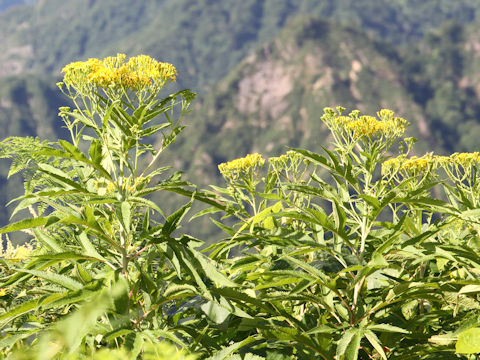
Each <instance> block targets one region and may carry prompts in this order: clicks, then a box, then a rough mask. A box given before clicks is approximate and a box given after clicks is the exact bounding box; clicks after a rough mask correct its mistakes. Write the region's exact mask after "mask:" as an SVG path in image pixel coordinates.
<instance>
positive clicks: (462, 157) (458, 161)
mask: <svg viewBox="0 0 480 360" xmlns="http://www.w3.org/2000/svg"><path fill="white" fill-rule="evenodd" d="M449 159H450V165H456V166H461V167H463V168H464V169H466V168H469V167H472V166H477V167H478V166H479V164H480V153H479V152H473V153H455V154H452V155H450V158H449Z"/></svg>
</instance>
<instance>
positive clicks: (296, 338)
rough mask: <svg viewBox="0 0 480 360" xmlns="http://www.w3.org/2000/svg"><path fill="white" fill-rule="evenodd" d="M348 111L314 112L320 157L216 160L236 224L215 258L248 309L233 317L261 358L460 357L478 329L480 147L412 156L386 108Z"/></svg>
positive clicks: (296, 154)
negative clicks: (326, 139)
mask: <svg viewBox="0 0 480 360" xmlns="http://www.w3.org/2000/svg"><path fill="white" fill-rule="evenodd" d="M344 111H345V109H344V108H341V107H339V108H337V109H336V110H334V109H331V108H326V109H325V114H324V115H323V116H322V120H323V122H324V124H325V125H326V126H327V127H328V128H329V129H330V131H331V139H332V147H333V149H332V148H330V149H328V148H324V151H325V153H326V155H325V156H324V155H321V154H318V153H316V152H312V151H308V150H303V149H292V150H290V151H289V152H287V153H286V154H285V155H282V156H280V157H275V158H270V159H264V158H262V157H261V155H259V154H254V155H248V156H247V157H245V158H243V159H237V160H234V161H231V162H229V163H225V164H221V165H220V166H219V170H220V172H221V174H222V175H223V177H224V178H225V181H226V184H227V187H226V188H224V189H220V188H217V187H215V188H214V191H215V192H216V193H217V194H222V202H223V203H224V204H227V209H228V212H227V213H226V216H227V217H230V218H232V219H235V221H233V225H231V226H230V227H227V226H225V223H223V224H219V225H220V226H221V228H222V229H223V230H225V231H226V232H227V234H228V236H227V237H226V238H225V239H224V240H223V241H221V242H218V243H216V244H213V245H212V246H211V247H210V248H209V250H211V253H210V254H211V255H210V256H211V258H213V259H215V260H216V261H217V262H219V263H221V264H222V266H223V267H224V271H225V272H226V273H227V274H229V275H230V276H231V277H232V278H234V279H235V281H236V282H237V283H238V284H239V285H240V288H241V289H243V292H244V294H245V295H244V296H243V297H240V296H238V294H237V293H233V292H232V293H231V296H230V298H229V300H230V301H232V302H233V303H236V304H238V306H241V305H240V304H242V305H243V306H244V307H245V308H243V307H242V308H243V309H244V310H246V311H248V310H250V311H252V309H255V311H254V314H255V315H254V319H253V320H252V319H241V318H238V317H237V318H235V317H231V318H229V321H230V324H231V326H233V327H236V328H237V329H238V332H239V333H241V335H240V334H239V335H238V337H239V338H244V339H245V338H246V339H252V342H253V341H254V340H256V341H258V343H256V346H255V345H253V346H252V345H251V344H250V345H249V350H250V351H252V348H253V349H254V350H253V351H252V352H254V353H255V354H256V355H258V356H262V357H264V358H267V359H268V358H269V357H275V358H276V357H278V358H285V359H286V358H288V359H290V358H295V359H313V358H318V359H333V358H335V359H345V360H347V359H389V358H391V359H406V358H409V357H414V358H418V359H440V358H453V357H457V356H458V358H468V356H466V355H463V357H462V355H454V354H453V353H454V352H455V350H456V351H457V353H459V354H460V353H469V352H472V351H474V350H473V348H472V347H471V344H472V340H471V339H472V338H473V337H474V336H477V335H478V334H477V329H476V328H475V326H477V324H478V320H474V319H478V314H479V313H478V309H479V305H480V303H479V302H478V294H479V292H480V287H478V285H477V284H478V269H480V267H479V262H478V260H479V259H478V257H477V256H476V255H474V254H476V252H477V250H476V249H477V244H478V242H476V241H477V240H475V239H478V238H477V237H476V235H474V234H475V231H476V229H477V223H478V221H476V220H475V219H474V218H475V217H476V216H477V215H478V209H476V207H475V204H477V201H478V189H477V187H478V180H477V175H476V174H477V164H478V161H479V157H478V154H476V153H475V154H453V155H452V156H449V157H446V156H436V155H433V154H426V155H424V156H420V157H418V156H412V155H411V152H412V149H413V144H414V142H415V140H414V139H412V138H403V135H404V132H405V129H406V126H407V122H406V120H404V119H403V118H400V117H397V116H395V114H394V113H393V111H390V110H386V109H384V110H381V111H379V112H378V113H377V116H376V117H373V116H364V115H361V114H360V112H358V111H353V112H351V113H350V114H349V115H348V116H346V115H344ZM396 152H397V153H399V155H398V156H394V154H395V153H396ZM436 186H437V187H438V186H440V189H439V188H435V187H436ZM442 189H444V190H445V191H444V193H443V194H442V193H440V196H439V197H438V198H434V197H432V195H433V194H438V193H439V192H441V190H442ZM460 244H462V245H460ZM462 246H465V247H466V248H468V249H469V250H467V251H466V250H465V249H462V248H461V247H462ZM239 254H240V255H239ZM236 291H238V290H236ZM247 295H248V296H247ZM454 299H455V300H454ZM250 314H252V312H250ZM470 328H472V329H470ZM457 340H458V341H457ZM456 343H457V348H456V349H455V344H456ZM467 344H469V345H467ZM282 356H285V357H282ZM452 356H453V357H452Z"/></svg>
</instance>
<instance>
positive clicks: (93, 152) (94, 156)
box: [88, 116, 106, 165]
mask: <svg viewBox="0 0 480 360" xmlns="http://www.w3.org/2000/svg"><path fill="white" fill-rule="evenodd" d="M105 117H106V116H105ZM88 155H90V160H91V161H92V162H93V163H95V164H97V165H100V164H101V163H102V160H103V152H102V142H101V141H100V140H98V139H97V140H93V141H92V143H91V145H90V149H89V150H88Z"/></svg>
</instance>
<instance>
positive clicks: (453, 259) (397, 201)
mask: <svg viewBox="0 0 480 360" xmlns="http://www.w3.org/2000/svg"><path fill="white" fill-rule="evenodd" d="M117 58H118V57H117ZM112 59H113V60H115V58H109V59H108V60H107V59H105V60H104V62H107V61H108V62H109V63H110V62H111V61H112ZM122 59H124V58H123V57H122ZM139 59H140V58H139ZM141 59H144V60H145V59H146V57H143V58H141ZM139 61H140V60H139ZM148 63H149V64H150V65H149V66H156V65H155V64H157V63H156V62H154V61H148ZM66 69H67V70H66V71H70V70H68V69H73V70H75V69H80V70H81V71H82V73H81V75H82V76H79V77H78V78H77V79H76V80H71V81H73V82H72V83H65V84H60V87H61V89H63V91H64V93H65V94H66V95H67V96H69V97H70V99H71V100H72V102H73V104H74V105H75V109H73V110H71V109H70V108H68V107H63V108H61V109H60V116H61V117H62V119H63V121H64V123H65V126H66V128H67V130H68V132H69V133H70V135H71V139H70V141H65V140H58V141H57V142H48V141H43V142H42V141H40V140H38V139H33V138H10V139H7V140H5V141H4V142H2V143H1V149H2V155H3V156H5V157H9V158H11V159H12V160H13V165H12V167H11V173H16V172H23V173H24V174H25V194H24V195H23V196H21V197H20V198H18V199H17V206H16V208H15V210H14V212H17V211H21V210H22V209H28V211H30V213H31V214H32V217H30V218H28V219H24V220H21V221H18V222H14V223H11V224H9V225H8V226H6V227H4V228H2V229H1V230H0V231H1V232H2V233H5V232H11V231H19V230H23V231H26V232H27V233H29V234H30V235H31V236H32V244H34V249H32V248H30V247H28V248H24V249H20V248H17V249H14V248H12V247H11V246H10V247H9V248H8V249H7V251H6V252H3V251H2V254H3V256H2V257H1V258H0V262H1V265H2V266H1V267H0V304H1V307H0V336H1V337H0V354H1V356H3V357H4V358H6V359H15V358H22V354H23V356H24V357H26V358H39V356H41V358H42V359H60V358H62V359H64V358H67V359H68V358H72V359H82V358H94V359H99V360H100V359H110V358H120V359H121V358H125V359H136V358H143V359H150V358H161V357H160V355H158V354H160V353H161V354H162V356H167V355H168V352H169V351H171V352H172V354H171V355H168V357H169V358H172V359H173V358H175V356H177V357H178V358H179V359H189V358H190V357H192V356H196V357H198V358H202V359H211V360H222V359H224V360H227V359H228V360H236V359H244V360H246V359H250V360H261V359H305V360H307V359H312V358H320V359H332V358H336V359H338V360H341V359H344V360H351V359H353V360H356V359H372V358H373V359H389V358H392V359H407V358H416V359H451V358H452V357H455V358H464V359H468V358H469V357H471V356H474V355H473V354H475V353H476V352H480V341H479V337H480V335H479V333H480V299H479V293H480V281H479V275H480V258H479V257H478V253H479V247H480V241H479V231H480V224H479V223H478V220H477V218H478V214H479V210H478V203H479V200H478V196H479V195H478V194H479V193H480V182H479V180H478V179H479V176H478V175H479V174H478V171H479V169H480V166H479V164H480V157H479V154H478V153H475V154H463V155H461V154H460V155H458V154H457V155H455V156H452V157H451V158H443V157H442V159H439V160H438V161H440V160H441V164H443V165H442V166H443V167H442V166H440V165H439V164H440V162H438V161H437V158H435V157H434V156H432V155H427V156H425V157H422V158H418V159H417V158H410V159H409V158H408V156H409V154H411V152H412V147H413V144H414V141H413V139H410V138H405V139H403V135H404V131H405V124H406V121H405V120H404V119H401V118H398V117H396V116H395V114H394V113H393V112H392V111H389V110H381V111H379V112H378V113H377V117H376V118H375V117H372V116H362V115H361V114H360V112H359V111H353V112H351V113H350V114H349V115H348V116H346V115H344V114H343V113H344V110H345V109H344V108H337V110H336V111H335V110H333V109H331V108H326V109H325V114H324V116H323V117H322V120H323V122H324V123H325V124H326V126H327V127H328V129H329V130H330V132H331V134H332V139H333V144H334V149H330V150H329V149H326V148H324V149H323V151H324V152H325V155H321V154H319V153H317V152H313V151H309V150H303V149H292V150H290V151H289V152H287V153H286V154H284V155H282V156H280V157H277V158H270V159H269V160H268V162H267V161H266V160H265V159H263V158H262V156H261V155H259V154H253V155H249V156H247V157H246V158H243V159H237V160H233V161H231V162H229V163H226V164H223V165H222V166H220V170H221V172H222V175H223V176H224V178H225V181H226V186H225V187H220V186H212V187H211V188H210V189H209V190H204V191H197V190H196V189H195V187H194V186H193V185H191V184H189V183H187V182H184V181H182V180H181V178H180V175H179V174H173V175H171V176H167V175H166V174H167V173H166V171H167V168H164V167H157V166H156V164H157V160H158V159H159V158H161V157H162V154H165V153H164V150H165V149H166V148H167V147H168V146H169V145H170V144H172V143H173V142H174V141H175V140H176V138H177V136H178V134H180V132H181V131H182V129H183V126H182V125H181V124H180V120H181V119H182V117H183V116H184V115H185V114H186V113H187V112H188V108H189V104H190V102H191V101H192V99H193V97H194V95H193V94H192V93H191V92H189V91H187V90H183V91H180V92H178V93H175V94H172V95H170V96H168V97H166V98H163V99H159V98H158V97H157V94H158V91H160V88H157V87H155V92H154V93H152V94H151V95H152V96H148V94H146V93H145V92H144V91H143V90H142V91H141V92H139V91H136V90H135V89H133V90H132V89H131V88H129V87H128V86H126V85H125V84H124V83H123V82H122V78H118V77H115V76H112V78H110V80H111V81H110V82H109V84H110V85H108V88H105V89H104V88H101V87H99V86H97V85H95V86H94V87H92V84H93V80H92V78H93V77H92V76H90V75H91V74H90V73H89V72H88V71H90V70H88V69H89V67H85V66H84V63H76V64H73V66H71V67H68V68H66ZM73 70H72V71H73ZM128 71H130V72H132V73H129V74H126V75H127V76H131V77H132V78H135V76H134V75H135V73H134V72H135V71H136V70H135V68H131V69H129V70H128ZM112 74H113V73H112ZM69 79H71V78H70V77H69ZM69 81H70V80H69ZM76 81H78V82H79V83H76ZM77 85H78V86H77ZM84 86H88V88H89V89H90V90H91V91H89V92H88V93H81V92H77V91H76V89H77V88H85V87H84ZM152 89H153V88H152ZM156 133H160V134H161V136H162V139H163V141H162V142H161V143H158V142H152V141H149V137H150V136H153V135H154V134H156ZM397 145H398V146H399V149H398V150H397V149H396V148H395V147H396V146H397ZM395 151H398V152H399V153H400V154H399V156H398V157H397V158H395V159H389V157H391V156H392V155H391V154H392V153H393V152H395ZM434 160H435V161H434ZM387 164H388V166H387ZM382 165H383V167H382ZM412 169H413V170H412ZM442 169H443V170H442ZM432 191H433V192H436V193H438V192H443V194H440V195H439V196H438V199H437V198H433V197H432V196H431V195H432ZM155 192H171V193H176V194H179V195H183V196H184V197H181V199H185V197H186V199H187V202H186V204H185V205H183V206H180V207H179V208H178V209H177V210H175V211H173V212H172V213H171V214H169V215H168V214H166V213H165V211H164V209H163V208H162V207H161V206H159V205H158V204H157V203H155V202H153V201H151V200H150V199H149V196H150V195H151V194H153V193H155ZM442 197H443V198H445V199H446V200H445V201H444V200H441V199H440V198H442ZM194 202H201V203H204V204H207V205H209V206H208V207H206V208H205V209H204V210H202V211H200V212H199V213H196V214H195V215H193V216H192V217H191V219H193V218H196V217H200V216H205V215H208V214H220V215H221V216H222V220H221V221H216V220H214V222H215V223H216V225H217V226H218V227H219V228H220V229H221V230H222V231H224V232H225V234H226V236H225V238H224V239H222V240H221V241H218V242H216V243H214V244H211V245H210V246H209V247H207V248H205V249H203V250H202V245H203V244H204V243H203V242H202V241H201V240H198V239H196V238H195V237H193V236H191V235H187V234H185V233H182V231H181V225H182V221H184V219H185V217H186V215H187V213H188V212H189V211H190V209H191V207H192V204H193V203H194ZM164 341H169V342H173V343H175V344H176V346H177V347H178V348H180V349H181V350H178V351H177V349H176V348H172V347H169V345H168V344H164V343H163V342H164ZM189 354H195V355H189Z"/></svg>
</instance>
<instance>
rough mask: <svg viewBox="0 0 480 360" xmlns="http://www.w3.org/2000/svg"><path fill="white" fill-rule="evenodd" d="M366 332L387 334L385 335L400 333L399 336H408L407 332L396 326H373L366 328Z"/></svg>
mask: <svg viewBox="0 0 480 360" xmlns="http://www.w3.org/2000/svg"><path fill="white" fill-rule="evenodd" d="M367 329H368V330H373V331H379V332H387V333H401V334H410V332H409V331H407V330H405V329H402V328H400V327H398V326H393V325H389V324H374V325H370V326H368V327H367Z"/></svg>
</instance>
